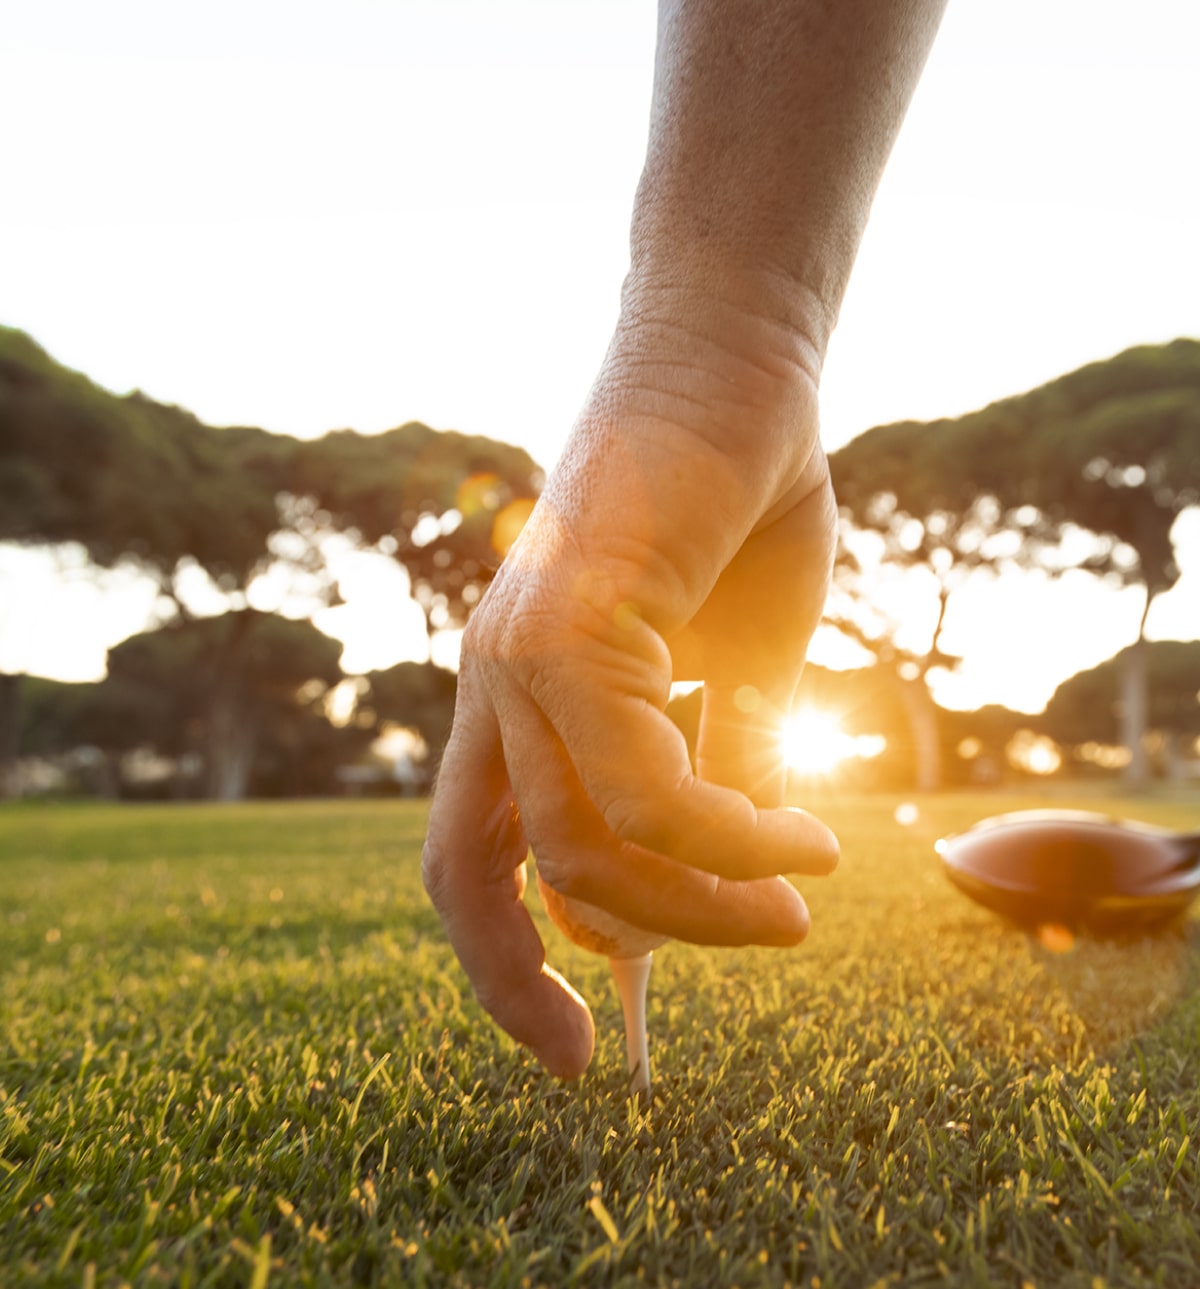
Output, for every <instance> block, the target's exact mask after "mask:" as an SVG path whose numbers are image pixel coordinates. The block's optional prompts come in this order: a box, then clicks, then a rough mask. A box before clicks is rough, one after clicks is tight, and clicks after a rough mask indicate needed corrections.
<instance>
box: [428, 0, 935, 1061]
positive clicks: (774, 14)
mask: <svg viewBox="0 0 1200 1289" xmlns="http://www.w3.org/2000/svg"><path fill="white" fill-rule="evenodd" d="M942 7H943V6H942V3H941V0H904V2H903V3H896V0H846V2H845V3H843V4H840V5H836V6H830V5H826V4H823V3H818V2H817V0H721V3H715V2H710V3H686V4H685V3H682V2H681V0H662V3H661V4H660V14H659V17H660V22H659V45H658V58H657V61H656V69H655V85H654V95H653V105H652V112H651V127H650V140H649V147H648V152H647V159H646V166H645V169H644V171H643V174H642V179H641V183H640V184H639V188H638V193H637V198H636V202H635V207H634V212H633V220H632V228H631V267H630V272H629V275H628V277H627V279H626V281H625V285H624V289H623V292H622V301H621V311H620V316H619V319H618V322H617V326H616V330H615V332H614V335H613V339H612V342H611V344H610V346H609V350H608V353H607V355H606V357H605V360H604V363H603V364H602V367H601V371H600V373H599V375H598V377H597V380H596V382H595V384H594V385H593V387H592V390H591V392H590V394H589V396H588V398H587V399H586V401H585V404H584V407H583V411H582V412H581V415H580V418H579V420H578V421H577V422H576V425H575V427H574V429H573V431H572V433H571V436H570V439H569V440H568V443H567V446H566V449H565V451H564V453H563V455H562V457H561V459H560V460H559V462H558V464H557V465H556V467H555V469H554V471H553V472H552V474H551V476H550V478H549V479H548V481H547V484H546V488H545V491H544V492H543V494H542V496H541V498H540V500H539V501H538V503H537V506H536V507H535V509H534V511H533V513H532V515H530V517H529V521H528V523H527V524H526V525H525V527H524V528H523V530H522V532H521V535H520V537H519V538H517V540H516V543H515V545H514V546H513V548H512V550H511V551H510V552H509V555H508V557H507V559H506V560H505V561H504V563H503V564H502V565H501V568H500V571H499V574H498V576H497V577H496V579H495V581H494V582H493V584H492V586H491V587H490V588H489V590H488V592H487V594H486V595H485V596H484V598H483V600H482V601H481V602H480V604H479V606H478V608H477V609H476V611H475V613H474V615H473V617H472V618H471V621H470V623H469V625H468V627H467V630H466V632H465V633H464V636H463V649H462V659H461V663H460V669H459V680H458V698H457V705H456V709H455V719H454V726H453V730H452V732H451V736H450V740H449V743H448V744H447V747H446V751H445V754H444V757H443V761H442V768H441V774H440V777H439V781H438V785H437V788H436V790H435V793H434V798H433V802H432V806H431V812H430V822H429V833H428V837H427V839H426V845H425V852H424V859H423V873H424V876H425V882H426V888H427V890H428V891H429V894H430V897H431V898H432V900H433V903H434V905H435V907H436V908H437V910H438V912H439V914H440V915H441V918H442V921H443V924H444V925H445V928H446V931H447V934H448V935H449V938H450V940H451V943H452V944H453V946H454V949H455V952H456V953H457V954H458V957H459V960H460V962H461V963H462V965H463V967H464V969H465V970H466V973H467V975H468V977H469V978H470V980H471V983H472V985H473V986H474V988H475V991H476V993H477V995H478V996H479V998H480V1000H481V1002H482V1003H483V1005H484V1006H485V1007H486V1008H487V1009H488V1010H489V1011H490V1012H491V1014H492V1016H493V1017H494V1018H495V1019H496V1020H497V1021H498V1023H499V1024H500V1025H501V1026H502V1027H503V1028H504V1029H506V1030H507V1031H508V1032H509V1033H510V1034H511V1035H512V1036H513V1037H514V1038H515V1039H517V1041H518V1042H520V1043H523V1044H525V1045H527V1046H528V1047H529V1048H530V1049H531V1050H532V1051H533V1052H534V1053H535V1055H536V1056H537V1057H538V1059H539V1060H540V1061H541V1062H542V1064H543V1065H544V1066H545V1067H546V1068H547V1069H548V1070H549V1071H550V1072H551V1073H553V1074H556V1075H560V1076H566V1077H572V1076H577V1075H578V1074H580V1073H581V1072H582V1071H583V1069H584V1068H586V1066H587V1064H588V1062H589V1061H590V1060H591V1056H592V1050H593V1046H594V1037H595V1036H594V1029H593V1023H592V1017H591V1014H590V1012H589V1010H588V1008H587V1005H586V1003H585V1002H584V1001H583V1000H582V999H581V998H580V997H579V995H578V994H577V993H576V992H575V991H574V990H573V989H571V988H570V987H569V986H567V985H566V984H565V982H564V981H563V980H562V978H561V977H560V976H559V975H558V974H557V973H555V972H554V971H552V970H551V969H550V968H549V967H548V965H547V964H546V959H545V951H544V948H543V946H542V943H541V940H540V938H539V936H538V934H537V931H536V928H535V927H534V924H533V922H532V920H531V919H530V917H529V915H528V913H527V911H526V909H525V906H524V901H523V896H524V889H525V861H526V857H527V855H528V853H529V851H530V849H532V850H533V853H534V854H535V856H536V858H537V862H538V871H539V873H540V874H541V876H542V878H543V879H544V880H545V881H546V882H547V883H548V884H549V885H550V886H551V887H553V888H554V889H555V890H556V891H558V892H559V893H560V894H562V895H565V896H567V897H568V898H573V899H580V900H583V901H584V902H585V903H588V904H594V905H596V906H598V907H600V908H602V909H604V910H605V911H606V912H608V913H610V914H613V915H615V916H616V917H618V918H621V919H622V920H624V921H627V922H630V923H632V924H633V925H635V926H640V927H642V928H643V929H645V930H650V931H654V932H657V933H658V934H661V935H666V936H670V937H674V938H679V939H687V940H691V941H694V942H697V943H706V944H746V943H759V944H765V945H772V946H778V947H784V946H790V945H795V944H797V943H799V942H800V941H801V940H803V939H804V937H805V935H806V934H807V932H808V910H807V907H806V905H805V904H804V901H803V899H802V898H801V896H800V894H799V892H798V891H797V890H796V889H795V888H794V887H793V886H792V885H791V884H790V883H789V882H787V881H785V880H784V879H783V878H782V877H781V876H779V875H780V874H782V873H795V874H800V875H807V876H818V875H824V874H828V873H829V872H831V871H832V870H833V868H834V866H835V865H836V863H837V856H838V847H837V841H836V838H834V837H833V835H832V833H831V832H830V830H829V829H828V828H827V827H826V826H825V825H824V824H822V823H821V822H820V821H819V820H817V819H815V818H814V817H813V816H812V815H810V814H807V813H805V812H803V811H796V810H785V809H783V808H782V805H783V793H784V786H785V782H786V768H785V766H784V764H783V760H782V758H781V756H780V755H779V740H778V722H779V721H780V720H781V719H782V717H783V715H784V714H785V713H787V712H788V711H789V710H790V708H791V702H792V696H793V694H794V691H795V687H796V684H797V681H798V679H799V676H800V671H801V669H802V667H803V664H804V657H805V654H806V652H807V649H808V644H809V641H810V640H811V637H812V634H813V631H814V630H815V628H816V625H817V622H818V620H819V618H820V615H821V610H822V607H823V605H824V601H825V596H826V593H827V591H828V586H829V577H830V571H831V567H832V561H833V553H834V548H835V544H836V538H837V512H836V506H835V503H834V499H833V495H832V490H831V487H830V481H829V470H828V465H827V462H826V459H825V453H824V450H823V448H822V446H821V443H820V437H819V415H818V384H819V379H820V370H821V366H822V363H823V360H824V355H825V352H826V348H827V346H828V342H829V337H830V334H831V332H832V329H833V325H834V322H835V320H836V317H837V313H838V309H839V308H840V305H841V300H842V297H843V295H844V292H845V289H846V285H847V282H848V279H849V275H850V271H851V268H852V266H853V263H854V258H855V255H856V253H857V248H858V244H859V241H860V239H861V237H862V233H863V230H864V228H865V226H866V221H867V216H868V213H869V210H870V206H871V201H872V198H873V195H874V192H875V190H876V187H877V185H878V183H879V179H880V177H881V175H882V172H883V167H884V165H885V163H886V160H887V157H888V154H889V152H890V150H891V146H892V143H893V141H894V139H895V137H896V134H897V132H898V131H899V128H900V123H901V120H902V119H903V116H904V112H905V109H906V107H907V104H908V101H909V98H910V97H911V95H912V92H913V90H914V88H915V86H916V82H917V79H918V77H919V74H920V70H921V67H922V65H923V63H924V60H925V57H926V55H927V53H928V50H929V47H930V45H931V44H932V42H933V36H934V33H935V31H936V29H937V25H938V22H939V20H940V17H941V10H942ZM531 375H534V376H535V375H536V372H531ZM679 680H702V681H703V682H704V683H705V697H704V705H703V711H702V715H701V722H700V732H699V738H698V746H697V765H696V768H695V771H693V767H692V765H691V763H690V761H689V758H688V753H687V748H686V746H685V744H684V741H683V738H682V736H681V735H680V733H679V731H678V729H676V727H675V726H674V725H673V724H672V723H671V721H670V720H669V719H668V718H667V716H666V714H665V708H666V704H667V700H668V698H669V696H670V690H671V684H672V682H673V681H679ZM746 686H753V687H754V689H755V690H757V692H758V694H759V696H760V699H761V702H760V705H759V709H758V710H756V711H755V712H753V713H747V712H746V711H745V710H744V708H743V707H741V706H739V705H738V702H737V695H738V693H739V691H741V690H743V689H744V687H746Z"/></svg>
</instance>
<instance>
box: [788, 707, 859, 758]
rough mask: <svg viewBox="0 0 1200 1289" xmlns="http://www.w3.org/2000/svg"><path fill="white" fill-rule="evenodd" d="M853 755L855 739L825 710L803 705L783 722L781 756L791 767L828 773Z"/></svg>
mask: <svg viewBox="0 0 1200 1289" xmlns="http://www.w3.org/2000/svg"><path fill="white" fill-rule="evenodd" d="M853 755H854V740H853V739H852V738H851V737H850V736H849V735H848V734H847V733H846V732H845V730H843V729H842V727H841V726H840V725H839V724H838V722H837V718H836V717H834V716H830V715H829V714H828V713H827V712H819V711H817V710H816V709H815V708H812V707H802V708H800V709H799V710H797V711H795V712H793V713H792V714H791V716H789V717H788V719H787V720H786V721H784V723H783V759H784V762H785V763H786V764H787V766H788V768H789V769H791V770H797V771H799V772H800V773H801V774H828V773H829V772H830V771H831V770H833V769H834V767H835V766H836V765H837V764H838V762H840V761H844V760H845V759H846V757H847V756H853Z"/></svg>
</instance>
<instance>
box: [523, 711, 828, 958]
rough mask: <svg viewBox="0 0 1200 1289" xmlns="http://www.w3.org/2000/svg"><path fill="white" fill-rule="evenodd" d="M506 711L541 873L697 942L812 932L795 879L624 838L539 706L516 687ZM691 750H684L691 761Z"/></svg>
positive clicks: (769, 941) (653, 927) (752, 940)
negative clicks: (734, 870) (677, 856)
mask: <svg viewBox="0 0 1200 1289" xmlns="http://www.w3.org/2000/svg"><path fill="white" fill-rule="evenodd" d="M503 711H504V755H505V760H506V763H507V766H508V773H509V775H510V777H511V782H512V786H513V789H514V790H515V792H516V794H517V796H518V798H519V799H520V801H521V802H522V803H523V810H522V822H523V825H524V827H525V830H526V833H527V835H528V837H529V840H530V843H531V844H532V846H533V851H534V854H535V855H536V856H537V861H538V871H539V873H540V874H541V875H542V876H543V878H544V879H545V880H546V881H547V882H549V884H550V885H551V886H553V887H554V888H555V889H556V890H558V891H559V892H560V893H562V894H563V895H567V896H570V897H571V898H573V899H577V900H582V901H584V902H585V903H587V904H593V905H596V906H598V907H600V908H602V909H604V910H606V911H607V912H609V913H612V914H613V915H614V916H616V917H619V918H621V919H623V920H624V921H626V922H631V923H632V924H633V925H634V926H639V927H642V928H644V929H645V930H648V931H656V932H658V933H660V934H662V935H668V936H670V937H672V938H673V939H677V940H687V941H690V942H692V943H695V944H713V945H740V944H764V945H774V946H785V945H793V944H798V943H799V942H800V941H801V940H803V939H804V937H805V935H806V934H807V932H808V909H807V908H806V906H805V904H804V901H803V900H802V899H801V897H800V895H799V893H798V892H797V891H796V890H795V889H794V888H793V887H792V886H791V885H789V884H788V883H787V882H785V881H783V880H782V879H780V878H778V877H776V876H774V875H773V874H772V875H771V876H769V877H767V878H765V879H764V880H759V881H742V880H730V879H728V878H724V877H722V876H720V875H716V874H713V873H711V872H704V871H701V870H699V869H697V868H695V867H691V866H689V865H687V864H683V863H679V862H677V861H675V860H674V859H672V858H669V857H668V856H666V855H664V854H661V853H658V852H656V851H654V850H652V849H649V848H646V847H643V846H639V845H637V844H636V843H633V842H629V841H624V840H622V839H620V838H618V837H617V836H615V835H614V833H613V831H612V829H611V828H610V827H609V826H608V824H607V823H606V821H605V819H604V817H603V816H602V815H601V813H600V812H599V810H597V808H596V806H595V805H594V804H593V803H592V801H591V800H589V797H588V794H587V793H586V791H585V790H584V786H583V784H582V783H581V782H580V779H579V776H578V775H577V773H576V772H575V769H574V767H573V765H572V763H571V760H570V758H569V757H568V756H567V753H566V750H565V749H564V748H563V745H562V743H561V741H560V740H559V739H558V737H557V735H556V734H555V733H554V730H553V728H552V726H551V725H550V723H549V722H548V721H547V720H546V718H545V717H544V716H543V715H542V713H541V712H540V711H539V710H538V709H537V707H536V706H535V705H534V704H533V703H532V702H531V701H530V700H529V699H528V698H526V697H525V696H524V695H523V694H521V693H520V692H519V691H517V690H516V689H515V688H514V689H512V690H510V691H509V692H507V693H506V694H505V695H504V698H503ZM671 728H672V729H674V727H673V726H672V727H671ZM676 735H677V736H678V731H676ZM686 755H687V754H686V749H684V751H683V756H684V759H685V761H686Z"/></svg>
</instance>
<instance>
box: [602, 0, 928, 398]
mask: <svg viewBox="0 0 1200 1289" xmlns="http://www.w3.org/2000/svg"><path fill="white" fill-rule="evenodd" d="M944 5H945V0H660V6H659V37H658V53H657V58H656V65H655V81H654V95H653V105H652V112H651V122H650V138H649V146H648V150H647V157H646V165H645V169H644V171H643V174H642V179H641V183H640V185H639V189H638V194H637V200H636V203H635V208H634V215H633V224H632V235H631V242H632V245H631V252H632V261H631V272H630V276H629V279H628V281H627V283H626V291H625V302H626V312H627V313H634V314H636V313H646V312H650V313H654V312H655V311H658V310H661V309H663V308H664V307H667V306H666V304H665V302H666V301H667V300H669V298H670V296H671V295H672V294H673V293H677V292H683V293H685V294H688V295H690V296H691V297H692V299H691V301H690V303H689V306H688V307H689V308H690V309H691V310H692V311H693V312H698V310H697V305H698V300H697V299H696V297H697V296H698V294H701V293H707V294H708V295H710V296H711V297H712V298H713V299H714V300H717V301H720V302H722V303H723V304H725V305H728V306H731V307H732V308H733V309H735V310H743V311H745V312H746V313H748V314H751V315H753V316H754V317H755V318H756V319H757V325H756V326H755V327H750V328H749V329H748V330H749V331H750V332H751V333H752V334H751V335H750V336H749V337H748V338H749V339H750V340H752V341H753V342H754V343H756V344H758V345H759V346H760V347H761V346H762V344H763V342H764V339H765V340H766V341H767V342H768V345H767V352H768V358H767V361H768V362H769V363H775V362H780V363H788V362H791V363H795V364H796V365H798V366H799V367H801V368H802V369H804V370H805V371H806V373H807V374H808V375H809V376H811V377H813V378H814V379H815V378H816V377H817V376H818V375H819V368H820V364H821V362H822V360H823V358H824V354H825V349H826V346H827V344H828V341H829V335H830V333H831V331H832V329H833V326H834V323H835V321H836V318H837V314H838V310H839V308H840V306H841V302H842V297H843V295H844V294H845V290H846V284H847V281H848V279H849V275H850V271H851V268H852V266H853V263H854V258H855V255H856V254H857V251H858V246H859V242H860V240H861V238H862V234H863V230H864V228H865V226H866V222H867V217H868V214H869V212H870V207H871V202H872V200H873V198H874V195H875V191H876V188H877V186H878V183H879V180H880V177H881V175H882V173H883V169H884V166H885V164H886V162H887V158H888V155H889V154H890V152H891V149H892V145H893V143H894V141H895V138H896V135H897V133H898V131H899V129H900V125H901V122H902V120H903V118H904V114H905V112H906V110H907V108H908V104H909V101H910V99H911V97H912V94H913V91H914V90H915V88H916V84H917V80H918V78H919V76H920V73H921V69H922V67H923V66H924V63H925V59H926V57H927V56H928V53H929V49H930V47H931V45H932V43H933V39H934V35H935V33H936V30H937V26H938V23H939V21H940V18H941V14H942V10H943V8H944ZM700 321H701V325H705V324H704V321H703V317H702V315H701V316H700ZM714 325H715V324H714Z"/></svg>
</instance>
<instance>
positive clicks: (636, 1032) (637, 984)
mask: <svg viewBox="0 0 1200 1289" xmlns="http://www.w3.org/2000/svg"><path fill="white" fill-rule="evenodd" d="M653 961H654V956H653V954H649V953H643V954H640V955H639V956H638V957H636V958H609V960H608V965H609V966H610V967H611V968H612V973H613V979H614V980H615V981H616V982H617V992H618V993H619V994H620V995H621V1010H622V1011H623V1012H624V1014H625V1052H626V1055H627V1056H628V1058H629V1092H630V1095H631V1096H636V1095H637V1094H638V1093H639V1092H643V1093H645V1094H646V1095H647V1096H649V1095H650V1051H649V1048H648V1046H647V1043H646V986H647V985H648V984H649V982H650V968H651V966H652V965H653Z"/></svg>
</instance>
